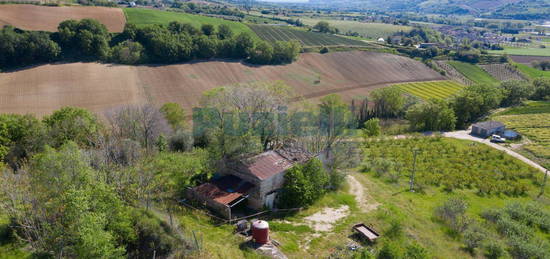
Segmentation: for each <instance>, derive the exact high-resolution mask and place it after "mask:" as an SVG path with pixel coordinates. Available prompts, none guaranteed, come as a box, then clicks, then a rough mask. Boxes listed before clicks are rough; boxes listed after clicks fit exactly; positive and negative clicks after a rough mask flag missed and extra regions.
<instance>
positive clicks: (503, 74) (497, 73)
mask: <svg viewBox="0 0 550 259" xmlns="http://www.w3.org/2000/svg"><path fill="white" fill-rule="evenodd" d="M479 66H480V67H481V68H482V69H483V70H485V72H487V73H489V74H490V75H491V76H492V77H494V78H496V79H497V80H499V81H508V80H525V79H526V78H525V77H524V76H523V75H522V74H521V73H520V72H519V71H518V70H516V68H514V67H513V66H511V65H510V64H489V65H479Z"/></svg>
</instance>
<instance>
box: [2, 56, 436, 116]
mask: <svg viewBox="0 0 550 259" xmlns="http://www.w3.org/2000/svg"><path fill="white" fill-rule="evenodd" d="M443 79H444V78H443V77H442V76H441V75H440V74H439V73H437V72H435V71H433V70H431V69H429V68H428V67H426V66H425V65H424V64H422V63H421V62H418V61H414V60H412V59H409V58H406V57H402V56H397V55H391V54H386V53H376V52H360V51H353V52H334V53H329V54H325V55H321V54H317V53H308V54H303V55H301V56H300V59H299V60H298V61H296V62H294V63H292V64H289V65H284V66H249V65H245V64H242V63H239V62H229V61H209V62H195V63H185V64H177V65H163V66H123V65H109V64H98V63H69V64H53V65H44V66H39V67H34V68H29V69H26V70H21V71H17V72H9V73H1V74H0V111H1V112H7V113H34V114H37V115H44V114H47V113H49V112H51V111H52V110H55V109H59V108H60V107H63V106H67V105H72V106H80V107H85V108H88V109H91V110H93V111H95V112H102V111H104V110H105V109H108V108H110V107H115V106H119V105H123V104H127V103H144V102H151V103H155V104H163V103H165V102H178V103H180V104H182V105H183V106H184V107H186V108H188V109H190V108H192V107H193V106H196V105H197V104H198V101H199V99H200V97H201V94H202V92H204V91H205V90H208V89H212V88H215V87H219V86H224V85H230V84H235V83H246V82H254V81H273V80H283V81H285V82H286V83H287V84H289V85H290V86H292V87H293V88H294V89H295V91H296V93H297V94H298V95H300V96H303V97H305V98H308V99H316V98H319V97H321V96H324V95H327V94H330V93H339V94H341V95H342V96H343V97H344V98H346V99H348V100H350V99H351V98H355V97H360V96H365V95H367V94H368V92H370V91H371V90H373V89H376V88H379V87H384V86H387V85H391V84H396V83H402V82H415V81H432V80H443Z"/></svg>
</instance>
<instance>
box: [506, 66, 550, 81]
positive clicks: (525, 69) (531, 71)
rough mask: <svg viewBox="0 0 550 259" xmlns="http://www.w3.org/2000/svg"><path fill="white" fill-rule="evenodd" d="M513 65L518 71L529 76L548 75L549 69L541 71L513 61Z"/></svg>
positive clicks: (549, 74) (549, 75) (549, 73)
mask: <svg viewBox="0 0 550 259" xmlns="http://www.w3.org/2000/svg"><path fill="white" fill-rule="evenodd" d="M514 65H515V66H516V67H517V68H518V70H519V71H521V72H522V73H523V74H525V75H527V76H528V77H529V78H537V77H550V71H542V70H539V69H536V68H533V67H530V66H528V65H525V64H519V63H515V64H514Z"/></svg>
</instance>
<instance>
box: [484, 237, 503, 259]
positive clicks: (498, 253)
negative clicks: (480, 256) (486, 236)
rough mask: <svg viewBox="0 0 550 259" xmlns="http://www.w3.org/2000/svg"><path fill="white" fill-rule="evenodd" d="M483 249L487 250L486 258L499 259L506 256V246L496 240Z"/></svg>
mask: <svg viewBox="0 0 550 259" xmlns="http://www.w3.org/2000/svg"><path fill="white" fill-rule="evenodd" d="M483 248H484V250H485V256H486V257H487V258H489V259H498V258H501V257H504V255H506V250H505V248H504V246H503V245H502V244H501V243H499V242H497V241H495V240H489V241H488V242H487V243H486V244H485V245H484V246H483Z"/></svg>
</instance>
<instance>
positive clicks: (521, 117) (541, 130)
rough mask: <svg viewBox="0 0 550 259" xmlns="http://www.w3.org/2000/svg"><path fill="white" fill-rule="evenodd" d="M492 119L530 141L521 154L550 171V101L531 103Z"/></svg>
mask: <svg viewBox="0 0 550 259" xmlns="http://www.w3.org/2000/svg"><path fill="white" fill-rule="evenodd" d="M492 119H494V120H498V121H501V122H502V123H504V124H505V125H506V127H507V128H510V129H513V130H516V131H518V132H519V133H520V134H522V135H523V136H524V137H526V138H527V139H528V142H527V143H525V144H524V145H522V146H521V147H520V149H519V151H520V153H522V154H523V155H525V156H527V157H529V158H530V159H532V160H534V161H537V162H539V163H540V164H541V165H542V166H544V167H545V168H547V169H550V101H530V102H527V103H525V104H524V105H523V106H518V107H513V108H510V109H507V110H505V111H503V112H499V113H496V114H494V115H493V116H492Z"/></svg>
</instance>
